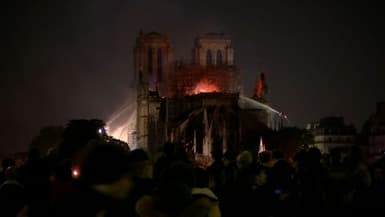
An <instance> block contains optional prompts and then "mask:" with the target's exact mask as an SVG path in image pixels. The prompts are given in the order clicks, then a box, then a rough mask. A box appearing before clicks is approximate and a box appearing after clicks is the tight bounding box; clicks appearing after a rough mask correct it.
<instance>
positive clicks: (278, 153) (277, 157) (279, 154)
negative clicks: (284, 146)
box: [273, 150, 285, 160]
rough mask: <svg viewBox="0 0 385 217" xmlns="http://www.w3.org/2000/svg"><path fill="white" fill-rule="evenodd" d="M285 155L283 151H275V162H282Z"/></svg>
mask: <svg viewBox="0 0 385 217" xmlns="http://www.w3.org/2000/svg"><path fill="white" fill-rule="evenodd" d="M284 157H285V154H284V153H283V152H282V151H279V150H275V151H273V159H274V160H282V159H284Z"/></svg>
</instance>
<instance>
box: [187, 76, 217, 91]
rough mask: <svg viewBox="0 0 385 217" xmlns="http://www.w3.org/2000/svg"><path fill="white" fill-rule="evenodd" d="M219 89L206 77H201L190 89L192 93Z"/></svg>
mask: <svg viewBox="0 0 385 217" xmlns="http://www.w3.org/2000/svg"><path fill="white" fill-rule="evenodd" d="M219 91H220V89H219V87H218V86H217V85H215V84H214V83H213V82H210V81H209V80H208V79H202V80H201V81H200V82H199V83H198V84H197V85H196V86H195V88H194V90H193V91H192V94H199V93H212V92H219Z"/></svg>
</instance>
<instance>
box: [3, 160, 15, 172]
mask: <svg viewBox="0 0 385 217" xmlns="http://www.w3.org/2000/svg"><path fill="white" fill-rule="evenodd" d="M15 165H16V162H15V160H13V159H10V158H6V159H4V160H3V161H2V162H1V167H2V168H3V171H6V170H7V168H8V167H14V166H15Z"/></svg>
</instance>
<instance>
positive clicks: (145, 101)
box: [134, 31, 174, 151]
mask: <svg viewBox="0 0 385 217" xmlns="http://www.w3.org/2000/svg"><path fill="white" fill-rule="evenodd" d="M173 62H174V60H173V48H172V47H171V43H170V40H169V39H168V38H167V37H165V36H163V35H161V34H159V33H156V32H150V33H146V34H145V33H143V32H142V31H140V33H139V36H138V37H137V39H136V45H135V48H134V67H135V68H134V70H135V74H134V79H135V81H136V86H137V132H136V135H137V136H136V137H137V143H138V145H139V147H141V148H143V149H145V150H149V151H151V149H152V147H153V146H154V145H156V144H153V143H155V142H156V141H159V139H158V138H155V137H158V136H159V130H158V128H159V126H158V123H157V121H158V120H159V112H158V111H157V109H159V106H160V102H161V97H167V96H169V95H170V90H169V82H170V78H172V74H171V72H172V70H173ZM154 136H155V137H154ZM153 137H154V138H153Z"/></svg>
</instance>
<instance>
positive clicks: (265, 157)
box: [259, 151, 272, 164]
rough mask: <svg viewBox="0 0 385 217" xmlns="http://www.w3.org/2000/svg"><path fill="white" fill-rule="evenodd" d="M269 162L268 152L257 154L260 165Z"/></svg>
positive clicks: (269, 153) (269, 154)
mask: <svg viewBox="0 0 385 217" xmlns="http://www.w3.org/2000/svg"><path fill="white" fill-rule="evenodd" d="M271 160H272V156H271V152H270V151H264V152H261V153H260V154H259V161H260V162H261V163H262V164H266V163H269V162H270V161H271Z"/></svg>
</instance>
